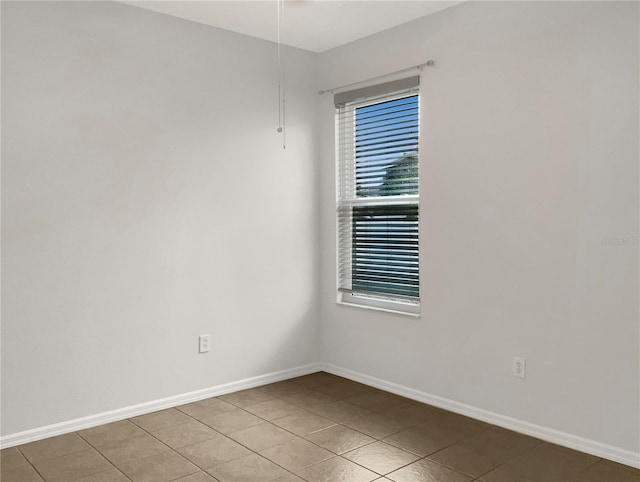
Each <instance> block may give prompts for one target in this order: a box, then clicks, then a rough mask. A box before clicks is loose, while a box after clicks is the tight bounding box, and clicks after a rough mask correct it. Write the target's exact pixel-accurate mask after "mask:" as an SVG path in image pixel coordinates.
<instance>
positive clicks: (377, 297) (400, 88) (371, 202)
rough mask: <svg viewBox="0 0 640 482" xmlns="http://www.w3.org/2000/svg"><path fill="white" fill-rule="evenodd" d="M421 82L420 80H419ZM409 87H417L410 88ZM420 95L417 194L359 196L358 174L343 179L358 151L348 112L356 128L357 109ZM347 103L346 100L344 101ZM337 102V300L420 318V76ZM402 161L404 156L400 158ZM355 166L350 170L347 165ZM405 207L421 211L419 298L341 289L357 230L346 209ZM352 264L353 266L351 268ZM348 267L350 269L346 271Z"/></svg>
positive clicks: (352, 94)
mask: <svg viewBox="0 0 640 482" xmlns="http://www.w3.org/2000/svg"><path fill="white" fill-rule="evenodd" d="M416 79H417V80H416ZM408 84H414V85H409V86H408ZM411 96H417V106H418V120H417V134H418V140H417V153H416V156H417V158H418V159H417V165H418V176H417V183H418V186H417V193H416V194H402V195H380V196H362V197H360V196H358V194H357V180H356V177H355V175H351V176H350V179H349V180H348V181H345V180H344V179H343V177H346V176H343V174H344V173H345V172H347V170H348V168H353V169H354V172H355V163H356V156H355V155H353V156H352V158H351V157H350V158H349V160H346V159H344V158H343V157H348V156H343V151H344V150H345V149H350V148H351V149H354V150H355V143H356V140H355V139H356V131H355V129H353V132H351V133H349V132H348V131H349V128H348V127H346V128H344V126H343V125H342V123H343V122H345V120H344V118H345V113H346V115H347V116H350V118H351V119H352V121H351V122H353V123H354V125H355V115H356V110H357V109H358V108H361V107H365V106H367V105H376V104H379V103H383V102H388V101H392V100H396V99H402V98H405V97H411ZM345 98H346V99H347V100H344V99H345ZM334 100H335V101H336V109H337V110H336V117H335V138H336V146H335V147H336V163H335V167H336V285H337V299H336V302H337V303H338V304H339V305H343V306H350V307H357V308H365V309H371V310H378V311H384V312H390V313H395V314H401V315H408V316H412V317H419V316H420V313H421V303H420V300H421V296H420V294H421V283H420V249H419V246H420V225H421V222H420V175H419V172H420V148H419V147H420V137H421V136H420V117H421V96H420V87H419V77H413V78H411V79H401V80H400V81H393V82H389V83H387V84H380V85H377V86H372V87H367V88H364V89H359V90H358V91H353V92H350V93H343V94H337V95H336V97H335V98H334ZM345 132H346V133H347V134H348V139H349V140H348V141H347V142H348V143H349V144H348V145H347V147H345V144H344V142H345V140H344V138H343V137H342V136H343V134H345ZM398 158H401V156H398ZM349 162H350V163H352V164H351V165H349V166H348V167H345V164H347V163H349ZM347 185H349V189H350V191H349V192H346V189H347ZM402 204H409V205H412V206H416V208H417V216H418V217H417V243H418V253H417V260H418V296H417V297H405V296H401V295H385V294H376V293H366V292H361V291H358V290H357V289H353V287H351V288H349V289H345V288H341V283H342V282H343V281H344V280H343V279H342V273H343V271H344V270H345V269H346V270H347V271H349V275H348V279H349V281H352V279H351V273H350V270H351V269H352V263H353V261H352V258H351V256H352V253H353V248H352V244H349V246H348V247H347V248H345V246H344V244H345V243H346V242H348V243H352V242H353V241H352V240H351V241H345V237H346V239H352V236H351V235H349V234H345V233H344V230H351V231H352V230H353V227H352V226H353V212H352V211H351V213H350V214H348V215H347V216H348V217H349V219H350V220H351V224H350V225H347V226H346V227H345V225H344V224H341V223H345V221H344V220H341V211H344V210H345V209H354V208H355V207H358V206H398V205H402ZM345 252H346V253H347V254H348V256H349V258H348V260H345V259H343V258H342V255H343V253H345ZM347 265H349V266H347ZM345 266H347V267H346V268H345Z"/></svg>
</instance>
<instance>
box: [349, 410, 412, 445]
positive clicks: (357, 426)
mask: <svg viewBox="0 0 640 482" xmlns="http://www.w3.org/2000/svg"><path fill="white" fill-rule="evenodd" d="M343 424H344V425H346V426H347V427H350V428H352V429H354V430H357V431H358V432H362V433H364V434H365V435H369V436H370V437H373V438H377V439H381V438H384V437H388V436H389V435H391V434H394V433H396V432H400V431H401V430H404V429H406V428H409V427H410V426H411V424H410V423H408V422H406V421H404V420H398V419H395V418H389V417H385V416H384V415H380V414H379V413H371V414H368V415H363V416H361V417H357V418H353V419H350V420H347V421H345V422H344V423H343Z"/></svg>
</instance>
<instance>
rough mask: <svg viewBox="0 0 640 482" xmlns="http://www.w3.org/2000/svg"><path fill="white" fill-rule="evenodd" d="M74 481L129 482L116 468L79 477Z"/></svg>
mask: <svg viewBox="0 0 640 482" xmlns="http://www.w3.org/2000/svg"><path fill="white" fill-rule="evenodd" d="M74 482H129V479H128V478H127V477H126V476H125V475H124V474H123V473H122V472H120V471H119V470H117V469H109V470H106V471H104V472H98V473H95V474H91V475H87V476H85V477H80V478H79V479H77V480H76V481H74Z"/></svg>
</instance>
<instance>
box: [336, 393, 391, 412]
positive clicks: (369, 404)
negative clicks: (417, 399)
mask: <svg viewBox="0 0 640 482" xmlns="http://www.w3.org/2000/svg"><path fill="white" fill-rule="evenodd" d="M403 401H404V400H403V399H402V398H400V397H397V396H396V395H392V394H390V393H385V392H382V391H379V390H375V391H370V392H367V393H363V394H361V395H357V396H355V397H350V398H347V399H345V402H348V403H351V404H352V405H355V406H356V407H360V408H364V409H365V410H371V411H372V412H375V411H380V410H384V409H387V408H391V407H394V406H396V405H400V404H401V403H403Z"/></svg>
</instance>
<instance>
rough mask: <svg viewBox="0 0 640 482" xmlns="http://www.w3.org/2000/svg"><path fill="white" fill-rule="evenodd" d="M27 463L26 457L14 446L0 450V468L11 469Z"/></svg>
mask: <svg viewBox="0 0 640 482" xmlns="http://www.w3.org/2000/svg"><path fill="white" fill-rule="evenodd" d="M28 464H29V462H27V459H25V458H24V455H22V454H21V453H20V451H19V450H18V449H17V448H16V447H12V448H8V449H3V450H2V451H0V468H2V470H11V469H15V468H18V467H22V466H23V465H28Z"/></svg>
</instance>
